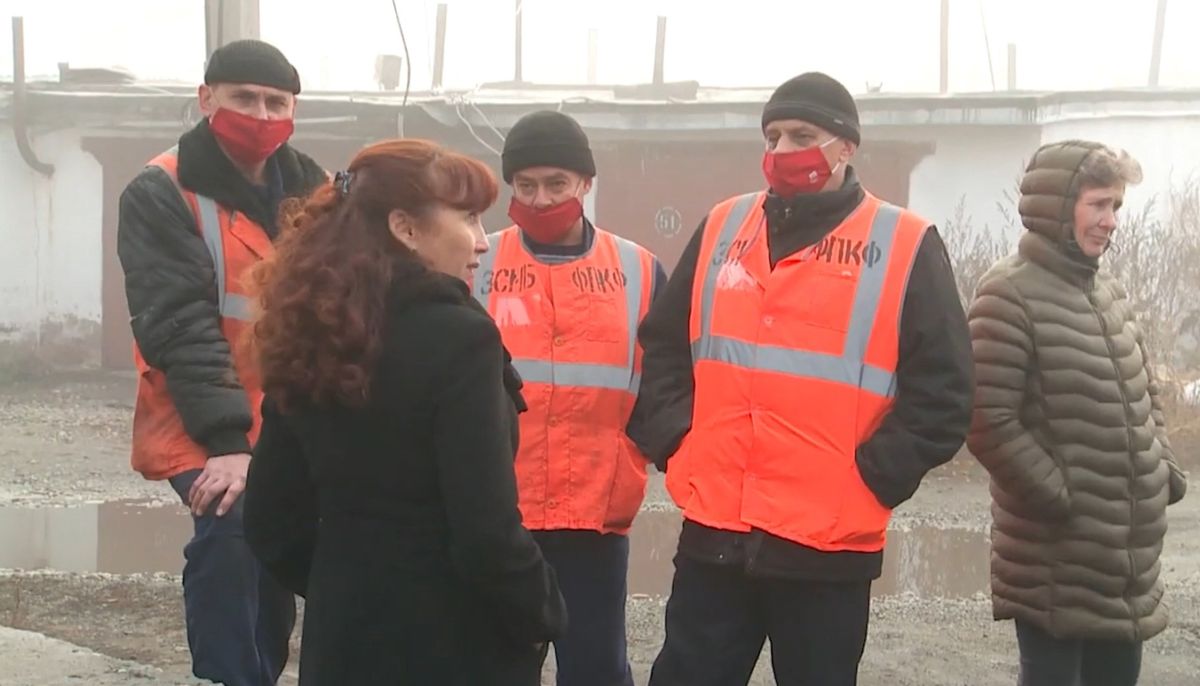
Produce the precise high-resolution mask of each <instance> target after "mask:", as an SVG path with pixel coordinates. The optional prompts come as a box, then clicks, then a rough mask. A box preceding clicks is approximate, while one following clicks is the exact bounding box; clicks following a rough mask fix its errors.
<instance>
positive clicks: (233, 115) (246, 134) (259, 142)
mask: <svg viewBox="0 0 1200 686" xmlns="http://www.w3.org/2000/svg"><path fill="white" fill-rule="evenodd" d="M208 126H209V128H210V129H212V132H213V135H214V136H216V137H217V140H218V141H219V142H220V143H221V147H222V148H223V149H224V150H225V152H226V153H228V154H229V156H230V157H232V158H233V159H234V161H235V162H238V163H239V164H243V165H246V166H252V165H255V164H260V163H262V162H263V161H264V160H266V159H267V158H268V157H270V156H271V155H273V154H274V153H275V151H276V150H278V149H279V148H280V147H281V146H282V145H283V144H284V143H286V142H287V140H288V139H289V138H291V137H292V132H293V131H294V130H295V126H296V125H295V123H294V122H293V121H292V120H291V119H259V118H258V117H251V116H250V115H247V114H242V113H241V112H234V111H233V110H227V109H225V108H219V109H217V111H216V112H215V113H214V114H213V116H212V118H211V119H209V121H208Z"/></svg>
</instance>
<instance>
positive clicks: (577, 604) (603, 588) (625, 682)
mask: <svg viewBox="0 0 1200 686" xmlns="http://www.w3.org/2000/svg"><path fill="white" fill-rule="evenodd" d="M533 537H534V539H535V540H536V541H537V543H538V545H539V546H540V547H541V549H542V555H543V556H545V558H546V561H547V562H549V563H550V566H552V567H553V568H554V572H555V574H557V575H558V586H559V589H561V590H562V595H563V600H565V601H566V603H567V633H566V635H565V636H563V637H562V638H561V639H559V640H557V641H555V642H554V659H555V661H556V662H557V665H558V673H557V676H558V686H633V674H632V672H631V671H630V669H629V660H628V658H627V656H626V652H625V596H626V587H627V586H626V579H625V577H626V573H627V572H628V569H629V539H628V538H627V537H625V536H620V535H617V534H600V533H597V532H594V531H535V532H533Z"/></svg>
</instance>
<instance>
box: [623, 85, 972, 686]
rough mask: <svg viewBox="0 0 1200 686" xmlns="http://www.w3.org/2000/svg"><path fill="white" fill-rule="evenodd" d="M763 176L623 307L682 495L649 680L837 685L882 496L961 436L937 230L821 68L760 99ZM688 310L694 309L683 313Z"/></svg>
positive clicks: (964, 369) (961, 355)
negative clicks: (634, 306)
mask: <svg viewBox="0 0 1200 686" xmlns="http://www.w3.org/2000/svg"><path fill="white" fill-rule="evenodd" d="M762 133H763V137H764V139H765V141H766V150H765V153H764V155H763V173H764V176H765V178H766V182H767V188H766V189H765V190H762V191H758V192H754V193H749V194H745V195H741V196H736V197H733V198H730V199H729V200H726V201H724V202H721V203H719V204H717V205H716V206H715V207H713V209H712V210H711V211H710V212H709V214H708V216H707V217H706V218H705V219H704V221H703V222H701V224H700V227H699V229H697V231H696V233H695V235H694V236H693V237H692V240H691V242H690V243H689V244H688V246H687V247H686V248H685V249H684V252H683V255H682V257H681V258H680V262H679V265H678V266H677V267H676V269H675V272H674V274H672V276H671V280H670V281H669V282H668V284H667V287H666V289H665V292H664V293H663V296H662V298H660V299H659V300H658V301H657V302H656V303H655V305H654V307H653V308H652V309H651V311H650V313H649V315H647V317H646V319H645V321H644V322H643V323H642V327H641V331H640V336H639V340H640V341H641V343H642V346H643V349H644V351H645V354H644V368H643V373H642V395H643V401H645V402H646V403H647V404H648V405H649V406H651V407H653V408H655V410H656V412H655V414H654V415H653V416H652V417H651V418H650V419H649V420H648V421H646V422H643V423H641V424H639V425H637V426H634V427H631V431H630V435H631V437H632V438H633V439H634V440H635V441H636V442H637V444H638V446H639V447H640V448H641V449H642V450H643V451H644V452H645V453H646V454H647V455H648V456H649V457H650V458H651V459H652V460H654V461H655V462H656V463H657V464H659V465H660V467H661V468H665V469H666V472H667V489H668V491H669V492H670V493H671V497H672V498H673V499H674V501H675V503H676V504H677V505H679V507H680V508H681V509H682V510H683V516H684V524H683V529H682V531H681V533H680V537H679V549H678V554H677V556H676V558H675V579H674V584H673V586H672V591H671V598H670V600H669V602H668V604H667V616H666V642H665V644H664V646H663V649H662V652H661V653H660V654H659V656H658V659H657V660H656V661H655V664H654V669H653V671H652V673H651V677H650V683H651V685H652V686H731V685H733V684H745V683H747V681H748V679H749V678H750V674H751V672H752V671H753V669H754V666H755V664H756V663H757V661H758V657H759V654H760V653H761V651H762V647H763V642H764V640H765V639H766V638H770V641H771V657H772V666H773V667H774V670H775V677H776V681H778V682H779V683H780V684H821V686H846V685H849V684H854V683H856V679H857V673H858V663H859V660H860V659H861V657H862V651H863V646H864V644H865V641H866V637H867V622H868V617H869V609H870V593H871V582H872V581H873V580H874V579H876V578H878V577H879V575H880V572H881V569H882V563H883V548H884V538H885V532H886V530H887V526H888V521H889V517H890V513H891V510H892V508H894V507H896V506H897V505H899V504H900V503H902V502H904V501H905V500H907V499H908V498H909V497H911V496H912V494H913V492H914V491H915V490H916V489H917V487H918V485H919V484H920V482H921V479H922V478H923V476H924V475H925V473H926V472H928V471H929V470H930V469H932V468H934V467H936V466H937V465H940V464H942V463H944V462H946V461H948V460H949V459H950V458H951V457H953V456H954V454H955V452H957V451H958V449H959V447H960V446H961V445H962V443H963V440H964V439H965V436H966V432H967V428H968V423H969V420H970V409H971V369H972V367H971V364H972V363H971V347H970V341H969V337H968V333H967V328H966V322H965V317H964V315H963V310H962V306H961V304H960V303H959V300H958V295H957V290H956V288H955V281H954V274H953V273H952V271H951V268H950V263H949V259H948V257H947V255H946V249H945V246H944V245H943V244H942V241H941V239H940V238H939V237H938V233H937V230H936V229H935V228H934V227H933V226H930V224H929V222H927V221H925V220H924V219H922V218H920V217H919V216H917V215H916V214H914V213H912V212H910V211H908V210H906V209H902V208H899V207H896V206H893V205H890V204H888V203H886V202H883V201H881V200H879V199H878V198H875V197H874V196H872V195H871V194H870V193H868V192H867V191H865V190H864V189H863V187H862V186H861V185H860V184H859V182H858V178H857V175H856V174H855V171H854V168H853V167H852V166H851V165H850V161H851V159H852V158H853V156H854V154H855V152H856V151H857V149H858V145H859V143H860V141H861V133H860V130H859V120H858V111H857V108H856V106H855V103H854V98H853V97H851V95H850V93H849V92H847V91H846V89H845V88H844V87H843V86H842V85H841V84H840V83H838V82H837V81H835V80H834V79H832V78H830V77H829V76H826V75H824V74H819V73H808V74H803V75H801V76H798V77H796V78H794V79H792V80H790V81H788V82H786V83H784V84H783V85H782V86H780V87H779V88H778V89H777V90H776V91H775V93H774V94H773V95H772V96H771V98H770V100H769V101H768V102H767V104H766V106H765V107H764V108H763V115H762ZM695 308H698V310H699V311H695Z"/></svg>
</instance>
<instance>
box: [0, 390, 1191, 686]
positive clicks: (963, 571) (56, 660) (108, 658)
mask: <svg viewBox="0 0 1200 686" xmlns="http://www.w3.org/2000/svg"><path fill="white" fill-rule="evenodd" d="M133 383H134V380H133V378H132V377H131V376H129V375H121V374H107V373H79V374H71V375H55V376H53V377H41V378H35V379H32V380H27V381H23V382H20V383H8V384H5V385H2V386H0V518H2V517H4V516H5V513H11V512H12V511H13V510H14V508H44V507H72V506H78V505H82V504H86V503H110V502H112V501H138V502H150V503H158V504H169V503H174V502H175V500H174V495H173V494H172V493H171V492H170V490H169V489H167V488H166V487H165V486H163V485H161V484H154V483H148V482H145V481H142V480H141V479H139V478H138V477H137V476H136V475H133V474H132V473H131V472H130V471H129V468H128V433H129V427H128V424H129V417H130V415H131V412H132V398H133ZM1175 440H1176V450H1177V452H1181V453H1182V452H1184V451H1183V450H1181V448H1183V447H1184V446H1183V445H1182V444H1181V442H1180V440H1179V439H1178V438H1176V439H1175ZM1194 445H1195V444H1190V445H1189V446H1188V447H1194ZM1188 452H1189V453H1190V452H1192V451H1188ZM987 504H988V495H987V487H986V481H985V480H984V479H983V478H982V476H981V474H980V473H979V470H978V468H977V467H975V466H974V465H973V463H971V461H970V460H969V459H962V460H956V461H954V462H952V463H951V464H949V465H947V466H946V467H944V468H942V469H940V470H938V471H937V472H936V473H934V474H933V475H931V476H930V478H929V479H928V480H927V481H926V483H925V484H924V485H923V486H922V488H921V490H920V491H919V492H918V494H917V497H916V498H914V499H913V500H912V501H911V502H909V503H906V504H905V505H904V506H902V507H901V508H900V509H899V510H898V511H897V513H896V516H895V518H894V523H893V528H894V529H895V530H897V532H898V533H897V534H896V535H895V536H894V537H893V546H892V547H891V548H889V550H890V554H889V564H890V565H892V567H894V568H896V569H898V570H899V571H897V572H895V574H896V575H897V576H896V578H894V579H888V578H885V579H884V580H881V582H880V583H879V584H877V588H878V589H880V590H882V591H886V592H887V593H888V594H887V595H880V596H878V597H876V598H875V600H874V602H873V604H872V610H871V613H872V623H871V633H870V638H869V640H868V645H867V649H866V653H865V656H864V658H863V663H862V670H861V678H860V683H861V684H865V685H866V686H873V685H880V686H882V685H884V684H887V685H888V686H909V685H912V686H916V685H917V684H921V685H922V686H927V685H928V686H936V685H944V686H951V685H960V684H961V685H966V684H971V685H972V686H976V685H977V686H991V685H996V686H999V685H1000V684H1012V683H1015V679H1016V677H1015V675H1016V643H1015V640H1014V637H1013V630H1012V625H1011V624H1010V623H1006V622H1005V623H997V622H993V621H991V615H990V612H991V611H990V605H989V602H988V599H987V597H986V595H985V594H984V593H982V592H973V591H971V590H970V589H971V588H972V586H971V585H970V584H971V583H973V581H972V579H973V578H974V577H978V576H979V575H980V574H982V575H983V576H984V577H986V559H980V558H981V556H982V557H983V558H985V557H986V554H985V553H978V552H977V551H978V542H979V540H981V539H980V538H979V537H981V536H984V535H986V531H987V527H988V524H989V517H988V513H987ZM645 510H646V512H645V513H644V515H643V517H644V518H646V519H647V521H652V520H653V521H656V522H658V524H656V527H658V526H668V527H669V526H670V524H669V522H668V523H667V524H662V522H664V521H667V520H666V519H665V518H670V517H671V516H672V514H671V511H672V508H671V506H670V504H669V501H668V499H667V498H666V496H665V493H664V491H663V488H662V483H661V478H659V477H657V476H656V477H654V478H652V480H651V488H650V493H649V494H648V497H647V504H646V507H645ZM0 524H2V522H0ZM10 528H12V527H10ZM656 530H657V529H656ZM666 532H667V533H666V534H665V535H666V536H668V537H669V534H670V529H669V528H668V529H666ZM906 532H919V533H920V534H921V537H920V538H912V539H907V540H911V541H912V542H905V541H906V539H905V538H904V536H905V534H906ZM931 532H932V533H931ZM24 533H28V532H24ZM3 535H5V534H4V529H3V528H2V526H0V545H4V543H5V539H4V538H3ZM7 535H13V534H12V532H9V533H8V534H7ZM142 535H144V534H142ZM176 535H178V532H174V533H171V534H170V535H167V534H163V535H162V536H165V537H166V540H165V542H164V541H163V540H159V539H160V538H162V536H160V535H159V534H157V533H155V534H154V536H155V538H154V540H153V541H148V542H147V545H148V546H149V545H151V544H153V545H155V546H158V547H163V546H166V547H167V549H168V550H169V549H170V548H171V547H172V546H173V545H174V543H173V540H174V539H173V538H171V536H176ZM657 535H658V536H660V537H661V536H663V535H664V534H662V533H661V531H660V533H659V534H657ZM931 537H932V538H931ZM939 538H940V539H943V540H952V539H953V540H959V539H961V540H962V541H967V542H970V541H974V542H975V543H974V544H972V545H975V547H973V548H972V547H961V546H959V547H952V548H948V549H947V550H949V551H950V552H946V551H945V550H943V549H942V548H941V547H938V546H937V545H934V544H935V543H937V541H938V539H939ZM930 541H932V543H931V542H930ZM132 543H133V544H134V545H137V544H138V541H137V540H135V541H133V542H132ZM660 547H661V545H660V544H659V543H658V542H656V543H655V546H654V548H653V549H652V550H650V551H649V553H647V554H648V555H649V558H648V559H649V562H646V565H647V566H646V567H645V569H644V570H643V571H641V572H640V574H641V575H642V576H641V577H639V579H638V583H637V584H634V585H637V586H646V587H648V588H660V587H664V586H665V585H666V584H668V583H669V573H670V569H669V562H668V561H669V558H670V555H671V551H670V550H662V549H659V548H660ZM635 548H637V546H636V545H635ZM964 551H966V552H964ZM963 555H968V556H970V558H969V559H968V558H964V557H962V556H963ZM954 556H957V557H954ZM60 557H61V555H60ZM48 559H49V558H48ZM55 559H58V558H55ZM28 566H30V567H33V566H38V565H28ZM981 570H982V571H981ZM909 577H912V578H909ZM1163 577H1164V580H1165V582H1166V586H1167V596H1166V599H1167V602H1168V604H1169V606H1170V609H1171V615H1172V624H1171V628H1169V629H1168V630H1167V631H1166V632H1165V633H1164V634H1162V635H1161V636H1159V637H1157V638H1155V639H1154V640H1152V641H1150V642H1149V643H1148V644H1147V646H1146V656H1145V666H1144V669H1143V678H1142V683H1146V684H1155V685H1156V686H1184V685H1185V684H1186V685H1188V686H1193V685H1194V684H1196V683H1200V496H1197V495H1196V494H1193V495H1192V496H1191V497H1189V498H1187V499H1185V500H1184V502H1183V503H1181V504H1180V505H1178V506H1176V507H1173V508H1172V509H1171V511H1170V531H1169V533H1168V535H1167V541H1166V549H1165V552H1164V555H1163ZM963 578H967V581H966V582H963V581H962V579H963ZM974 580H975V581H978V579H974ZM631 583H632V582H631ZM963 583H966V584H967V585H966V586H965V587H963V588H959V586H961V585H962V584H963ZM981 583H984V584H985V583H986V578H984V579H983V581H982V582H981ZM905 588H909V589H911V588H916V589H917V592H911V591H909V592H905V591H904V590H903V589H905ZM964 588H965V589H966V591H964ZM664 606H665V600H664V599H663V598H662V597H661V596H660V595H656V594H648V593H638V594H635V595H633V596H631V597H630V602H629V610H628V615H629V620H628V625H629V626H628V628H629V646H630V659H631V662H632V663H633V667H634V673H635V678H636V682H637V683H638V684H645V683H646V679H647V677H648V674H649V668H650V665H651V663H652V662H653V659H654V656H655V655H656V654H657V651H658V648H659V647H660V646H661V644H662V621H663V612H664ZM3 627H8V628H3ZM0 664H3V665H4V669H0V686H8V685H10V684H11V685H12V686H17V685H18V684H19V685H21V686H43V685H50V684H56V685H57V684H77V683H88V684H98V685H100V686H108V684H118V683H120V684H126V683H132V684H147V685H151V684H153V685H158V684H188V683H194V680H192V679H189V677H188V671H189V670H188V655H187V648H186V638H185V636H184V633H183V620H182V600H181V595H180V581H179V577H178V576H177V575H174V574H169V573H156V574H147V573H137V574H101V573H94V572H88V573H66V572H61V571H47V570H41V571H27V570H7V571H0ZM294 670H295V666H294V661H293V665H292V666H291V667H290V668H289V673H288V674H286V675H285V678H284V680H283V681H282V682H281V683H284V684H294V683H295V673H294ZM551 671H552V670H550V669H548V670H547V681H546V683H552V680H551ZM751 683H753V684H756V685H759V686H762V685H766V684H773V683H774V680H773V679H772V678H771V676H770V667H769V647H768V649H767V650H764V656H763V659H762V660H761V661H760V664H759V667H758V670H757V671H756V673H755V676H754V679H753V681H752V682H751Z"/></svg>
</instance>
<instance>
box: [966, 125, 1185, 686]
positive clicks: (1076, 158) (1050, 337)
mask: <svg viewBox="0 0 1200 686" xmlns="http://www.w3.org/2000/svg"><path fill="white" fill-rule="evenodd" d="M1140 180H1141V169H1140V167H1139V166H1138V164H1137V163H1136V162H1135V161H1133V159H1132V158H1130V157H1129V156H1128V155H1127V154H1125V153H1117V152H1114V151H1113V150H1111V149H1109V148H1107V147H1105V146H1103V145H1100V144H1098V143H1089V142H1085V141H1066V142H1063V143H1055V144H1050V145H1045V146H1042V148H1040V149H1039V150H1038V151H1037V153H1036V154H1035V155H1034V157H1033V159H1032V160H1031V161H1030V163H1029V167H1028V169H1027V171H1026V174H1025V177H1024V178H1023V179H1022V181H1021V201H1020V213H1021V218H1022V222H1023V224H1024V225H1025V227H1026V228H1027V229H1029V231H1028V233H1026V234H1025V235H1024V236H1022V238H1021V241H1020V244H1019V247H1018V250H1017V254H1016V255H1014V256H1012V257H1009V258H1007V259H1004V260H1001V261H1000V262H999V263H997V264H996V265H995V266H994V267H992V269H991V270H990V271H989V272H988V273H987V274H986V275H985V276H984V277H983V279H982V280H981V282H980V285H979V287H978V290H977V292H976V297H975V301H974V303H973V304H972V306H971V309H970V314H969V319H970V327H971V339H972V349H973V352H974V357H975V370H976V371H975V374H976V392H975V409H974V415H973V419H972V426H971V433H970V436H969V438H968V446H969V447H970V449H971V452H972V453H974V454H975V456H976V457H977V458H978V459H979V461H980V462H981V463H982V464H983V466H984V467H986V468H987V470H988V472H989V473H990V475H991V492H992V499H993V504H992V516H993V520H994V523H993V528H992V603H993V611H994V615H995V617H996V619H1015V620H1016V623H1017V639H1018V643H1019V645H1020V651H1021V678H1020V679H1021V680H1020V683H1021V684H1022V685H1023V686H1035V685H1040V684H1056V685H1057V684H1079V683H1082V684H1084V685H1085V686H1087V685H1088V684H1099V683H1105V684H1134V683H1136V682H1137V677H1138V672H1139V670H1140V664H1141V645H1142V642H1143V641H1145V640H1146V639H1148V638H1150V637H1152V636H1154V635H1155V634H1158V633H1159V632H1161V631H1162V630H1163V629H1164V628H1165V627H1166V625H1167V612H1166V608H1165V607H1164V605H1163V604H1162V603H1161V600H1162V595H1163V587H1162V582H1161V581H1160V580H1159V554H1160V553H1161V551H1162V544H1163V535H1164V534H1165V533H1166V529H1167V521H1166V507H1167V505H1168V504H1170V503H1174V502H1176V501H1178V500H1179V499H1180V498H1182V497H1183V495H1184V492H1185V490H1186V489H1187V481H1186V479H1185V477H1184V475H1183V472H1182V471H1180V469H1179V468H1178V467H1177V466H1176V463H1175V459H1174V456H1173V454H1172V452H1171V445H1170V443H1169V442H1168V440H1167V434H1166V430H1165V427H1164V422H1163V412H1162V405H1161V403H1160V397H1159V389H1158V387H1157V385H1156V383H1155V380H1154V376H1153V373H1152V371H1151V366H1150V361H1149V359H1148V358H1147V355H1146V349H1145V346H1144V345H1143V343H1142V333H1141V329H1140V328H1139V325H1138V323H1137V322H1136V321H1135V318H1134V313H1133V308H1132V306H1131V303H1130V302H1129V300H1128V298H1127V296H1126V293H1125V289H1124V288H1122V286H1121V285H1120V284H1118V283H1117V282H1116V281H1115V280H1114V279H1113V277H1112V276H1111V275H1110V274H1108V273H1107V271H1106V270H1105V269H1103V268H1101V267H1100V264H1099V258H1100V257H1101V256H1102V255H1103V254H1104V252H1105V250H1106V249H1107V247H1108V243H1109V239H1110V237H1111V234H1112V232H1113V231H1114V230H1116V212H1117V210H1118V209H1119V208H1120V206H1121V202H1122V200H1123V197H1124V192H1125V186H1126V184H1130V183H1137V182H1139V181H1140Z"/></svg>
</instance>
